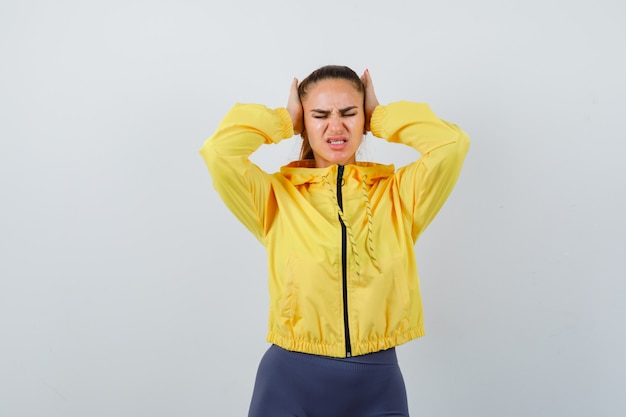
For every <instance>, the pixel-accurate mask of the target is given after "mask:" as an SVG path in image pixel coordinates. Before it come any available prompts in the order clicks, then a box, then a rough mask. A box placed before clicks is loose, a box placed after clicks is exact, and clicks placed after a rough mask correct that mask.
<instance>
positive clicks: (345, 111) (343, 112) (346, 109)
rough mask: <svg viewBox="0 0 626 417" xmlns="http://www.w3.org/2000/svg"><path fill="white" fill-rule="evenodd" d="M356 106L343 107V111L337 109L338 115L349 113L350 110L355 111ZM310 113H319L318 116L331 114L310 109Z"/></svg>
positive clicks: (327, 111)
mask: <svg viewBox="0 0 626 417" xmlns="http://www.w3.org/2000/svg"><path fill="white" fill-rule="evenodd" d="M357 108H358V106H348V107H344V108H343V109H339V113H341V114H345V113H347V112H349V111H350V110H354V109H357ZM311 113H319V114H324V115H328V114H330V113H331V111H330V110H322V109H312V110H311Z"/></svg>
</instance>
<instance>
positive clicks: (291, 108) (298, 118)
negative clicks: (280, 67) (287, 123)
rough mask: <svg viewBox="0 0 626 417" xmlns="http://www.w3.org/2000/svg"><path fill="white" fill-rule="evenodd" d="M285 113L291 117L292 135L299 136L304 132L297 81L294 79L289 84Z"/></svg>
mask: <svg viewBox="0 0 626 417" xmlns="http://www.w3.org/2000/svg"><path fill="white" fill-rule="evenodd" d="M287 111H288V112H289V115H290V116H291V123H292V124H293V133H294V134H295V135H299V134H300V133H302V131H303V130H304V119H303V113H304V111H303V110H302V103H301V102H300V96H299V95H298V79H297V78H294V79H293V81H292V82H291V89H290V90H289V99H288V100H287Z"/></svg>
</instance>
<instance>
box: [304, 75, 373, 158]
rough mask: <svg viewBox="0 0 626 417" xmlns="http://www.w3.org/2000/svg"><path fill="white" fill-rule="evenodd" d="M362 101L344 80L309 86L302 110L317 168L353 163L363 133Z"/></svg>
mask: <svg viewBox="0 0 626 417" xmlns="http://www.w3.org/2000/svg"><path fill="white" fill-rule="evenodd" d="M363 99H364V97H363V93H362V92H359V91H358V90H357V89H356V88H355V86H354V85H353V84H352V82H350V81H348V80H344V79H334V78H333V79H325V80H320V81H318V82H316V83H315V84H313V85H311V87H310V88H309V90H308V94H307V95H306V97H305V98H304V99H303V100H302V110H303V112H304V131H305V135H306V137H307V138H308V140H309V143H310V145H311V149H312V150H313V155H314V157H315V166H316V167H317V168H326V167H328V166H331V165H335V164H339V165H346V164H354V163H355V162H356V152H357V150H358V149H359V146H360V145H361V141H362V139H363V135H364V133H365V113H364V108H363Z"/></svg>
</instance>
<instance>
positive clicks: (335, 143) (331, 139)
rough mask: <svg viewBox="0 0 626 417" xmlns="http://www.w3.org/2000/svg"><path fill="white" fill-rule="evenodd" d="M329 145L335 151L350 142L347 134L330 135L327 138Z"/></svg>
mask: <svg viewBox="0 0 626 417" xmlns="http://www.w3.org/2000/svg"><path fill="white" fill-rule="evenodd" d="M326 143H327V144H328V147H329V148H330V149H332V150H334V151H340V150H342V149H344V148H345V147H346V145H347V144H348V138H347V137H345V136H328V137H327V138H326Z"/></svg>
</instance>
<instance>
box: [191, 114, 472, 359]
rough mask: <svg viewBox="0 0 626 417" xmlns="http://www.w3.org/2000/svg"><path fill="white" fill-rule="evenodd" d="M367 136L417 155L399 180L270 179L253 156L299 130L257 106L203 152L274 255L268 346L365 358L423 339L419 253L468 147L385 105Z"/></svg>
mask: <svg viewBox="0 0 626 417" xmlns="http://www.w3.org/2000/svg"><path fill="white" fill-rule="evenodd" d="M370 127H371V131H372V134H374V135H375V136H377V137H381V138H386V139H387V140H388V141H389V142H398V143H404V144H406V145H409V146H412V147H413V148H415V149H417V150H418V151H419V152H420V154H421V157H420V158H419V159H418V160H417V161H416V162H413V163H411V164H409V165H407V166H405V167H403V168H400V169H398V170H397V171H396V170H395V169H394V166H393V165H380V164H375V163H368V162H358V163H356V164H355V165H346V166H338V165H334V166H330V167H328V168H315V167H314V164H313V161H296V162H292V163H291V164H289V165H287V166H284V167H282V168H281V169H280V172H277V173H274V174H268V173H266V172H264V171H263V170H261V169H260V168H259V167H258V166H256V165H255V164H253V163H251V162H250V161H249V159H248V157H249V156H250V155H251V154H252V152H254V151H255V150H256V149H257V148H259V147H260V146H261V145H262V144H271V143H278V142H280V141H281V140H283V139H287V138H290V137H292V136H293V126H292V123H291V118H290V116H289V114H288V113H287V111H286V109H284V108H278V109H269V108H267V107H265V106H263V105H259V104H236V105H235V106H234V107H233V108H232V109H231V110H230V112H229V113H228V114H227V115H226V116H225V118H224V119H223V120H222V122H221V123H220V125H219V127H218V129H217V131H216V132H215V133H214V134H213V136H211V137H210V138H209V139H207V141H206V142H205V143H204V145H203V147H202V148H201V150H200V153H201V155H202V156H203V158H204V160H205V161H206V164H207V167H208V169H209V171H210V173H211V176H212V178H213V185H214V187H215V189H216V190H217V192H218V193H219V194H220V196H221V197H222V199H223V200H224V202H225V204H226V205H227V206H228V208H229V209H230V210H231V211H232V212H233V213H234V214H235V216H237V218H238V219H239V220H240V221H241V222H242V223H243V224H244V225H245V226H246V227H247V228H248V229H249V230H250V231H251V232H252V233H253V234H254V235H255V236H256V237H257V238H258V239H259V241H261V243H262V244H263V245H264V246H265V247H266V249H267V255H268V277H269V291H270V309H269V310H270V311H269V331H268V335H267V340H268V341H269V342H271V343H274V344H276V345H278V346H281V347H283V348H285V349H288V350H294V351H300V352H306V353H312V354H317V355H324V356H333V357H346V356H357V355H363V354H366V353H370V352H375V351H379V350H383V349H388V348H390V347H393V346H397V345H399V344H402V343H405V342H407V341H409V340H411V339H414V338H417V337H420V336H422V335H423V334H424V321H423V315H422V301H421V297H420V291H419V281H418V277H417V266H416V263H415V253H414V245H415V242H416V240H417V237H418V236H419V235H420V233H421V232H423V231H424V229H425V228H426V226H427V225H428V224H429V223H430V221H431V220H432V219H433V218H434V217H435V215H436V213H437V212H438V211H439V209H440V208H441V207H442V205H443V204H444V202H445V200H446V198H447V197H448V195H449V194H450V192H451V191H452V188H453V187H454V184H455V182H456V180H457V178H458V175H459V173H460V171H461V166H462V164H463V160H464V158H465V155H466V153H467V150H468V147H469V139H468V137H467V135H466V134H465V133H464V132H463V131H462V130H461V129H459V128H458V127H457V126H456V125H454V124H451V123H448V122H445V121H442V120H440V119H439V118H437V117H436V116H435V115H434V114H433V112H432V111H431V110H430V108H429V106H428V105H427V104H421V103H410V102H396V103H392V104H389V105H387V106H378V107H377V108H376V110H375V111H374V114H373V115H372V119H371V123H370ZM337 184H340V185H341V186H340V189H339V192H338V190H337ZM340 207H342V208H343V209H341V208H340Z"/></svg>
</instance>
